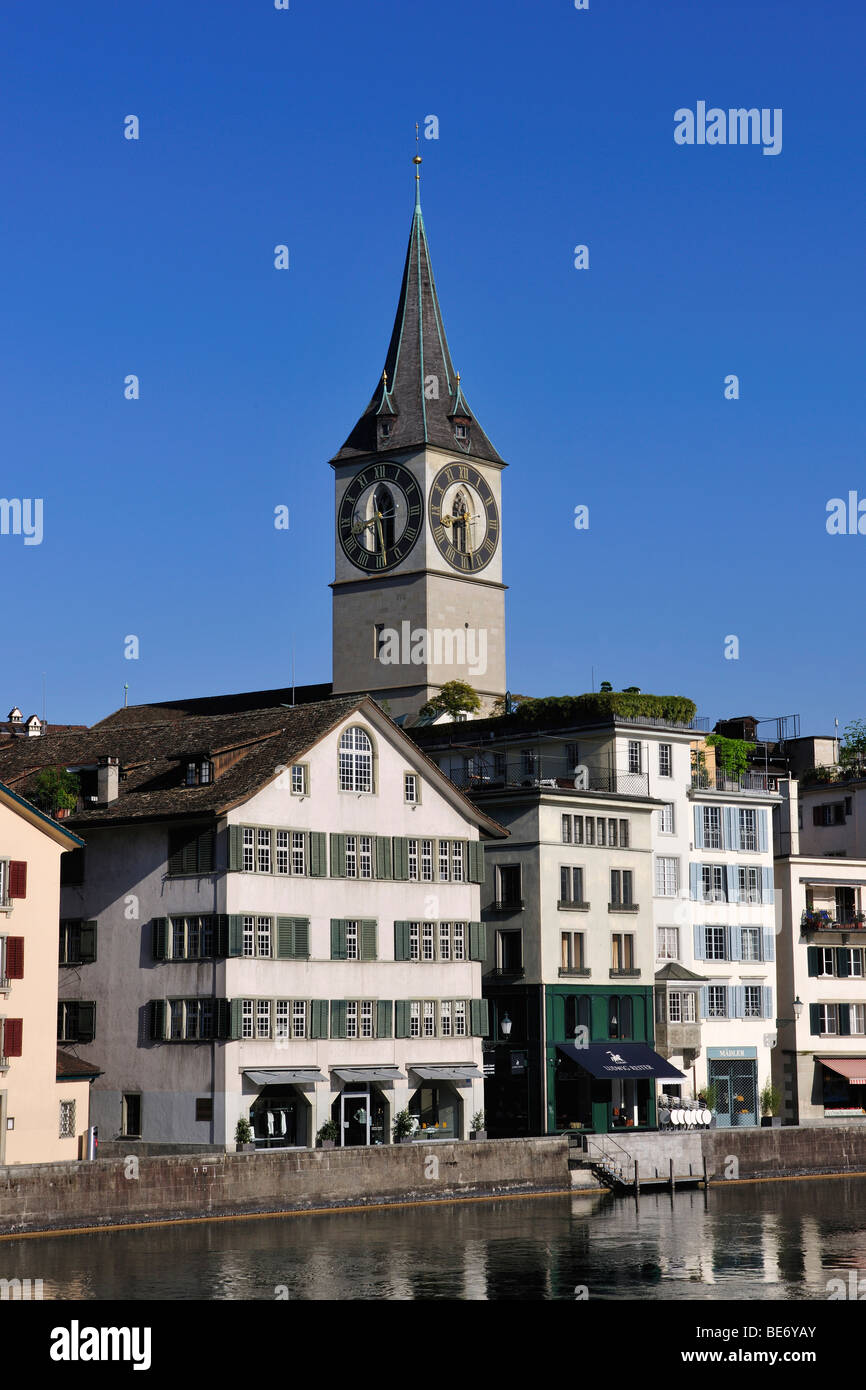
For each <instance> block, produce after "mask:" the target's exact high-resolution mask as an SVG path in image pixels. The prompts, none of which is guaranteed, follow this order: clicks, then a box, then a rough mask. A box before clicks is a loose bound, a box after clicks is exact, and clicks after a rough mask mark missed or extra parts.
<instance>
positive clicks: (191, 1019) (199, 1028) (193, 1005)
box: [169, 999, 213, 1042]
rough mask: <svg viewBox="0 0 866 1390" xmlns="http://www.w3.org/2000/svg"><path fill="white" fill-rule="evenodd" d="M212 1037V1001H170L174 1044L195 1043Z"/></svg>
mask: <svg viewBox="0 0 866 1390" xmlns="http://www.w3.org/2000/svg"><path fill="white" fill-rule="evenodd" d="M212 1036H213V1000H212V999H171V1000H170V1001H169V1037H170V1038H171V1040H172V1041H173V1042H183V1041H192V1042H195V1041H197V1040H198V1039H200V1038H210V1037H212Z"/></svg>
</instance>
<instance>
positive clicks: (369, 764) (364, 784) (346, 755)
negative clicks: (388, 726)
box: [340, 728, 373, 792]
mask: <svg viewBox="0 0 866 1390" xmlns="http://www.w3.org/2000/svg"><path fill="white" fill-rule="evenodd" d="M340 790H341V791H344V792H372V790H373V745H372V743H371V742H370V739H369V737H368V735H367V734H366V733H365V732H364V730H363V729H358V728H353V729H346V730H345V731H344V732H343V733H342V734H341V735H340Z"/></svg>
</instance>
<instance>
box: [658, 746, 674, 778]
mask: <svg viewBox="0 0 866 1390" xmlns="http://www.w3.org/2000/svg"><path fill="white" fill-rule="evenodd" d="M673 775H674V746H673V744H672V743H660V744H659V777H673Z"/></svg>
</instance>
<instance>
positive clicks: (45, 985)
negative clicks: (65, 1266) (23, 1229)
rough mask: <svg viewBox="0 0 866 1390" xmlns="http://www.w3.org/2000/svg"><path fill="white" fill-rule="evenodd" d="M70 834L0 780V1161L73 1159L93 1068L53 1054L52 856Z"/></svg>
mask: <svg viewBox="0 0 866 1390" xmlns="http://www.w3.org/2000/svg"><path fill="white" fill-rule="evenodd" d="M81 843H82V841H81V840H79V839H78V837H77V836H76V835H73V834H71V833H70V832H69V831H68V830H65V829H64V828H63V827H62V826H61V825H58V824H57V823H56V821H53V820H51V818H50V817H49V816H46V815H44V814H43V813H42V812H41V811H39V810H37V808H36V807H35V806H33V805H31V803H30V802H29V801H25V800H24V799H23V798H22V797H20V796H18V795H16V793H15V792H13V791H11V790H10V789H9V788H8V787H7V786H5V785H4V784H3V783H0V1165H2V1164H10V1163H52V1162H60V1161H62V1160H68V1159H75V1158H78V1157H79V1139H80V1136H81V1135H83V1133H84V1131H85V1130H86V1129H87V1125H88V1104H89V1092H90V1079H89V1078H90V1076H91V1075H92V1074H93V1073H95V1071H96V1068H93V1067H91V1066H89V1065H88V1064H86V1063H79V1062H78V1061H77V1060H76V1059H75V1058H72V1057H69V1056H68V1055H67V1054H65V1053H61V1052H58V1049H57V954H58V938H57V922H58V918H59V914H60V857H61V855H62V854H63V853H64V852H65V851H67V850H71V849H75V848H76V847H78V846H80V845H81Z"/></svg>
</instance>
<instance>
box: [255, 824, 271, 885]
mask: <svg viewBox="0 0 866 1390" xmlns="http://www.w3.org/2000/svg"><path fill="white" fill-rule="evenodd" d="M256 848H257V853H256V863H257V867H258V871H259V873H260V874H269V873H270V872H271V832H270V830H259V831H258V832H257V846H256Z"/></svg>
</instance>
